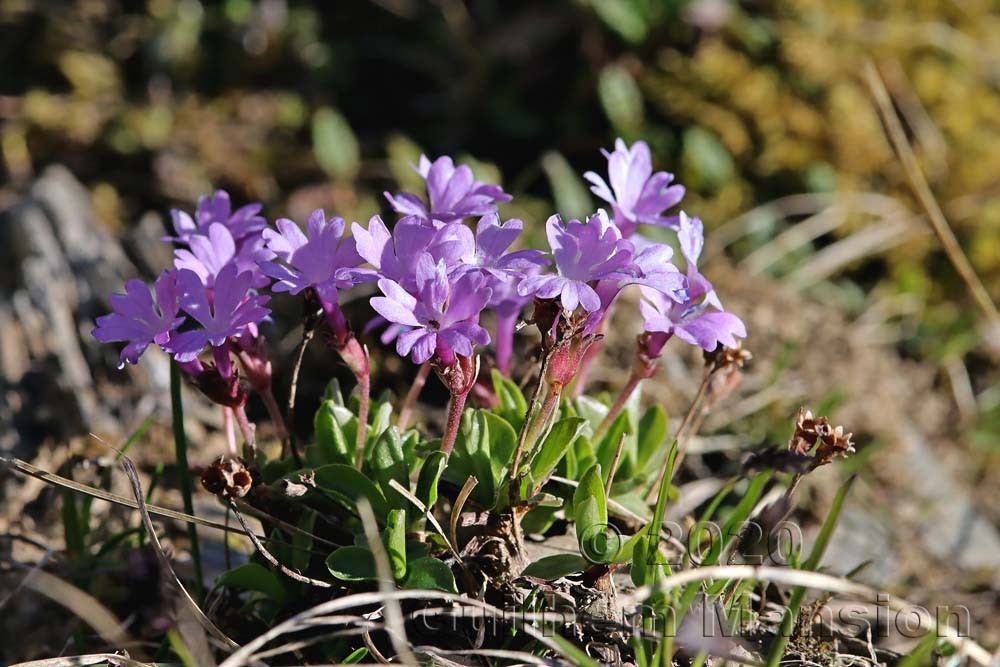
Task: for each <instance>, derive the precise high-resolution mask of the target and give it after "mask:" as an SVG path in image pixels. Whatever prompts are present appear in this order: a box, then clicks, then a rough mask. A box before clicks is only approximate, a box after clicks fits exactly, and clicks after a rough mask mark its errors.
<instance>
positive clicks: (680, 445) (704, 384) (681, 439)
mask: <svg viewBox="0 0 1000 667" xmlns="http://www.w3.org/2000/svg"><path fill="white" fill-rule="evenodd" d="M711 380H712V371H711V370H709V369H705V376H704V377H703V378H702V380H701V385H700V386H699V387H698V392H697V393H696V394H695V395H694V399H692V401H691V406H690V407H689V408H688V411H687V414H685V415H684V419H683V420H681V425H680V426H678V427H677V434H676V435H675V436H674V440H676V441H677V460H676V461H674V467H673V471H676V470H677V469H678V468H679V467H680V465H681V461H683V460H684V444H685V440H686V436H687V433H686V431H687V428H688V425H689V424H690V423H691V420H692V419H693V418H694V416H695V413H696V412H697V410H698V406H699V405H700V404H701V399H702V398H704V396H705V392H706V391H707V390H708V383H709V382H711ZM669 463H670V458H669V457H667V458H665V459H664V460H663V465H662V466H661V467H660V474H659V476H658V477H657V482H656V484H653V486H651V487H650V489H649V494H648V495H647V496H646V502H647V503H650V502H653V499H655V498H656V495H657V492H658V491H659V488H660V486H661V485H662V484H670V482H671V480H669V479H665V477H666V476H667V466H668V465H669Z"/></svg>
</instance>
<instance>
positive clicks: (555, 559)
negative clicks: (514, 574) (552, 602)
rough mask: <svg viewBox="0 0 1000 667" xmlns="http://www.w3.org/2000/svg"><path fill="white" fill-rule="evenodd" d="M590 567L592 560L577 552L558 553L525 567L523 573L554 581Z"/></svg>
mask: <svg viewBox="0 0 1000 667" xmlns="http://www.w3.org/2000/svg"><path fill="white" fill-rule="evenodd" d="M588 567H590V561H588V560H587V559H586V558H582V557H581V556H577V555H576V554H556V555H554V556H545V557H544V558H539V559H538V560H536V561H535V562H534V563H531V564H530V565H528V567H526V568H524V571H523V572H521V574H523V575H525V576H527V577H538V578H539V579H546V580H548V581H552V580H553V579H559V578H560V577H565V576H566V575H568V574H573V573H574V572H581V571H583V570H586V569H587V568H588Z"/></svg>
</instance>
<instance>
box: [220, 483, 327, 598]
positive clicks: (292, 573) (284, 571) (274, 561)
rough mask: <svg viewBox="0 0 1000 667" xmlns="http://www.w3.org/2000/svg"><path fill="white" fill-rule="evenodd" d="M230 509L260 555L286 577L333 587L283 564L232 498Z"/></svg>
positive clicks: (315, 584) (314, 584) (324, 586)
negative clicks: (262, 540)
mask: <svg viewBox="0 0 1000 667" xmlns="http://www.w3.org/2000/svg"><path fill="white" fill-rule="evenodd" d="M229 509H231V510H232V511H233V514H235V515H236V518H237V520H239V522H240V525H241V526H243V530H245V531H246V535H247V537H249V538H250V541H251V542H253V546H254V548H255V549H257V551H258V552H259V553H260V555H261V556H263V557H264V560H266V561H267V562H268V563H270V564H271V565H273V566H274V567H276V568H278V569H279V570H281V573H282V574H284V575H285V576H286V577H289V578H291V579H294V580H295V581H301V582H302V583H303V584H309V585H310V586H316V587H317V588H332V585H331V584H330V582H328V581H321V580H319V579H313V578H312V577H307V576H305V575H304V574H299V573H298V572H296V571H295V570H293V569H291V568H289V567H285V566H284V565H282V564H281V563H280V562H279V561H278V559H277V558H275V557H274V555H273V554H272V553H271V552H270V551H268V550H267V548H266V547H265V546H264V545H263V544H261V542H260V540H258V539H257V536H256V535H254V533H253V531H252V530H250V526H249V525H248V524H247V520H246V519H244V518H243V514H242V513H240V511H239V509H238V508H237V507H236V503H235V502H233V500H232V499H230V500H229Z"/></svg>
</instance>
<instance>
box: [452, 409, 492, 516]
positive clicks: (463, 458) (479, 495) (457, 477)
mask: <svg viewBox="0 0 1000 667" xmlns="http://www.w3.org/2000/svg"><path fill="white" fill-rule="evenodd" d="M482 414H483V411H482V410H466V411H465V414H463V415H462V425H461V426H460V427H459V430H458V437H457V438H456V439H455V448H454V449H453V450H452V452H451V456H450V457H449V459H448V467H447V468H446V469H445V472H444V475H445V477H446V478H447V479H448V480H449V481H451V482H453V483H455V484H457V485H458V486H462V485H463V484H464V483H465V480H466V479H468V478H469V477H475V478H476V480H477V481H478V482H479V484H478V485H477V486H476V488H475V489H474V490H473V492H472V499H473V500H475V501H476V502H477V503H479V504H480V505H482V506H484V507H492V506H493V503H494V502H495V500H496V492H497V489H496V485H495V484H494V483H493V463H492V461H491V460H490V443H489V437H490V434H489V422H487V421H486V420H485V419H484V418H483V417H482Z"/></svg>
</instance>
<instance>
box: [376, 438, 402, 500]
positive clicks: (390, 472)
mask: <svg viewBox="0 0 1000 667" xmlns="http://www.w3.org/2000/svg"><path fill="white" fill-rule="evenodd" d="M371 466H372V474H373V476H374V477H375V481H376V482H377V483H378V485H379V488H381V489H382V493H383V494H384V495H385V497H386V500H388V501H389V505H390V506H391V507H393V508H396V509H405V508H406V507H407V506H408V505H409V501H408V500H407V499H406V498H405V497H404V496H403V495H402V494H401V493H400V492H399V491H397V490H396V489H394V488H392V486H390V485H389V482H390V481H392V480H395V481H396V482H397V483H398V484H399V485H400V486H402V487H403V488H406V489H408V488H409V486H410V469H409V466H408V465H406V455H405V454H404V453H403V442H402V440H401V439H400V437H399V431H397V430H396V428H395V427H390V428H388V429H386V431H385V432H384V433H383V434H382V435H381V436H380V437H379V439H378V440H377V441H376V442H375V446H374V448H373V449H372V453H371Z"/></svg>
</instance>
